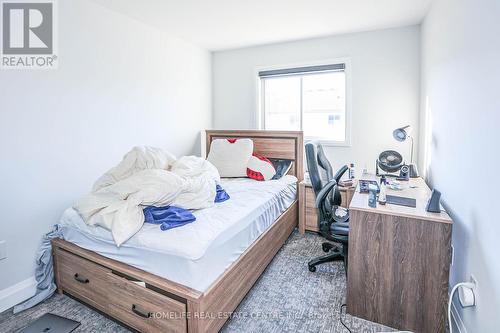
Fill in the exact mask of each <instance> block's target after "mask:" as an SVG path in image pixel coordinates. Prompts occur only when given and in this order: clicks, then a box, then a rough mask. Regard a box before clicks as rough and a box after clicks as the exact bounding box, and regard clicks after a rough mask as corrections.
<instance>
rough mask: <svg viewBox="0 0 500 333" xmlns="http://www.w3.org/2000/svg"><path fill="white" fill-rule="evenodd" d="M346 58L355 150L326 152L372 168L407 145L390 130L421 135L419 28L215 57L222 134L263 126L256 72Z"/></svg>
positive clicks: (216, 104)
mask: <svg viewBox="0 0 500 333" xmlns="http://www.w3.org/2000/svg"><path fill="white" fill-rule="evenodd" d="M343 57H348V58H350V59H351V65H352V87H351V88H352V89H351V92H352V131H351V133H352V135H351V136H352V145H351V146H350V147H328V148H327V154H328V155H329V157H330V160H331V161H332V163H333V164H334V166H337V167H338V166H339V165H342V164H345V163H350V162H354V163H355V164H356V165H357V166H358V170H359V171H361V169H362V168H363V167H364V166H365V165H366V166H367V167H368V169H371V170H373V169H374V165H375V160H376V158H377V157H378V154H379V153H380V152H382V151H383V150H386V149H396V150H398V151H400V152H401V153H402V154H403V156H407V155H409V149H410V148H409V145H408V144H407V143H398V142H396V141H395V140H394V139H393V138H392V130H393V129H394V128H397V127H400V126H401V125H405V124H411V125H413V126H414V127H415V134H418V112H419V111H418V110H419V90H420V87H419V84H420V73H419V68H420V29H419V26H411V27H404V28H398V29H388V30H379V31H374V32H364V33H356V34H347V35H339V36H333V37H327V38H317V39H308V40H302V41H297V42H288V43H281V44H272V45H266V46H259V47H251V48H244V49H236V50H230V51H222V52H215V53H214V54H213V58H212V59H213V60H212V63H213V69H212V70H213V112H214V114H213V116H214V122H213V123H214V127H215V128H218V129H252V128H257V121H256V114H257V109H258V104H259V103H258V81H257V79H256V78H257V73H256V72H257V70H258V69H259V68H262V67H272V66H282V65H288V64H290V65H293V64H304V63H309V62H311V63H316V62H318V61H322V60H329V59H336V58H343Z"/></svg>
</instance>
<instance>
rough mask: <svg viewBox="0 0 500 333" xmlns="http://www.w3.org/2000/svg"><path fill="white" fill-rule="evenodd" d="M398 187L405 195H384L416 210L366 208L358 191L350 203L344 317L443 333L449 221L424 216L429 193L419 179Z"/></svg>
mask: <svg viewBox="0 0 500 333" xmlns="http://www.w3.org/2000/svg"><path fill="white" fill-rule="evenodd" d="M362 178H365V179H367V178H368V179H370V178H371V179H373V178H374V177H373V176H366V175H365V176H364V177H362ZM401 183H402V184H403V186H404V190H402V191H394V190H388V191H387V193H388V194H391V195H399V196H404V197H411V198H415V199H416V201H417V207H416V208H411V207H404V206H397V205H391V204H387V205H385V206H382V205H377V208H371V207H369V206H368V194H361V193H359V189H357V190H356V192H355V194H354V196H353V198H352V200H351V204H350V206H349V209H350V220H349V268H348V280H347V312H348V313H349V314H351V315H354V316H356V317H360V318H364V319H367V320H371V321H374V322H378V323H381V324H384V325H387V326H390V327H394V328H396V329H401V330H410V331H413V332H415V333H420V332H421V333H429V332H445V327H446V320H447V319H446V318H447V315H446V312H447V308H446V307H447V300H448V275H449V269H450V263H451V228H452V220H451V219H450V217H449V216H448V214H447V213H446V212H444V211H443V212H441V213H428V212H427V211H425V205H426V203H427V200H428V198H429V195H430V190H429V188H428V187H427V185H426V184H425V182H424V181H423V180H422V179H421V178H417V179H411V180H410V181H409V182H401ZM410 186H412V187H413V186H415V187H416V188H410Z"/></svg>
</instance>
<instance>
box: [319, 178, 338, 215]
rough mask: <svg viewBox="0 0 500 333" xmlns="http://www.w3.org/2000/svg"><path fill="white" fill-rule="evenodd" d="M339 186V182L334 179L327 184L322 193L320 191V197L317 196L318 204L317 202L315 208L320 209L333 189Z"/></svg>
mask: <svg viewBox="0 0 500 333" xmlns="http://www.w3.org/2000/svg"><path fill="white" fill-rule="evenodd" d="M336 185H337V181H336V180H334V179H332V180H330V181H329V182H328V184H326V185H325V186H324V187H323V188H322V189H321V191H319V193H318V195H317V196H316V202H315V207H316V208H318V207H320V204H321V202H322V201H323V200H324V199H325V197H326V196H327V195H328V193H330V191H331V190H332V188H334V187H335V186H336Z"/></svg>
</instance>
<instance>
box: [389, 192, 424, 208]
mask: <svg viewBox="0 0 500 333" xmlns="http://www.w3.org/2000/svg"><path fill="white" fill-rule="evenodd" d="M386 201H387V203H388V204H393V205H399V206H408V207H414V208H415V207H417V200H415V199H413V198H405V197H398V196H397V195H388V196H386Z"/></svg>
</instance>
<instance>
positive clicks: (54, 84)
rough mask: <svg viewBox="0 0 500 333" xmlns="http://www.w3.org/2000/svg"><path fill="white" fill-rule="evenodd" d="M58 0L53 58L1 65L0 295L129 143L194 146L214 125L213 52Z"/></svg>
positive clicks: (181, 150) (28, 269)
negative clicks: (35, 64) (2, 255)
mask: <svg viewBox="0 0 500 333" xmlns="http://www.w3.org/2000/svg"><path fill="white" fill-rule="evenodd" d="M58 5H59V15H58V16H59V20H60V21H59V61H60V62H59V68H58V69H57V70H51V71H32V70H28V71H0V94H1V99H0V107H1V110H0V151H1V154H2V157H1V163H0V184H1V185H0V186H1V190H0V205H1V209H0V240H7V242H8V244H7V245H8V259H6V260H2V261H0V296H1V295H3V294H2V290H5V288H7V287H9V286H12V285H14V284H16V283H17V282H19V281H23V280H25V279H27V278H29V277H30V276H32V275H33V274H34V261H35V253H36V252H37V249H38V246H39V243H40V240H41V236H42V235H43V234H44V233H45V232H47V231H49V230H50V226H51V225H53V224H54V223H56V222H57V221H58V218H59V217H60V215H61V213H62V212H63V210H64V209H65V208H67V207H69V206H70V205H71V204H72V203H73V202H75V200H77V199H78V198H79V197H81V196H82V195H84V194H85V193H87V192H88V191H89V190H90V188H91V185H92V183H93V181H94V180H95V179H96V178H97V177H98V176H99V175H101V174H102V173H103V172H105V171H106V170H107V169H108V168H110V167H112V166H113V165H114V164H116V163H117V162H119V161H120V160H121V158H122V156H123V155H124V154H125V153H126V152H127V151H128V150H129V149H130V148H132V146H134V145H153V146H159V147H163V148H166V149H168V150H170V151H171V152H173V153H175V154H176V155H181V154H190V153H197V152H199V131H200V130H201V129H204V128H209V127H211V69H210V68H211V55H210V53H209V52H207V51H205V50H202V49H200V48H198V47H196V46H193V45H191V44H189V43H186V42H184V41H182V40H179V39H176V38H174V37H172V36H168V35H165V34H164V33H162V32H160V31H159V30H156V29H154V28H151V27H149V26H147V25H144V24H143V23H140V22H138V21H135V20H133V19H130V18H128V17H126V16H123V15H121V14H117V13H114V12H112V11H110V10H108V9H105V8H104V7H101V6H99V5H96V4H93V3H90V2H87V1H82V0H78V1H75V0H72V1H58ZM0 305H1V300H0Z"/></svg>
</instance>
